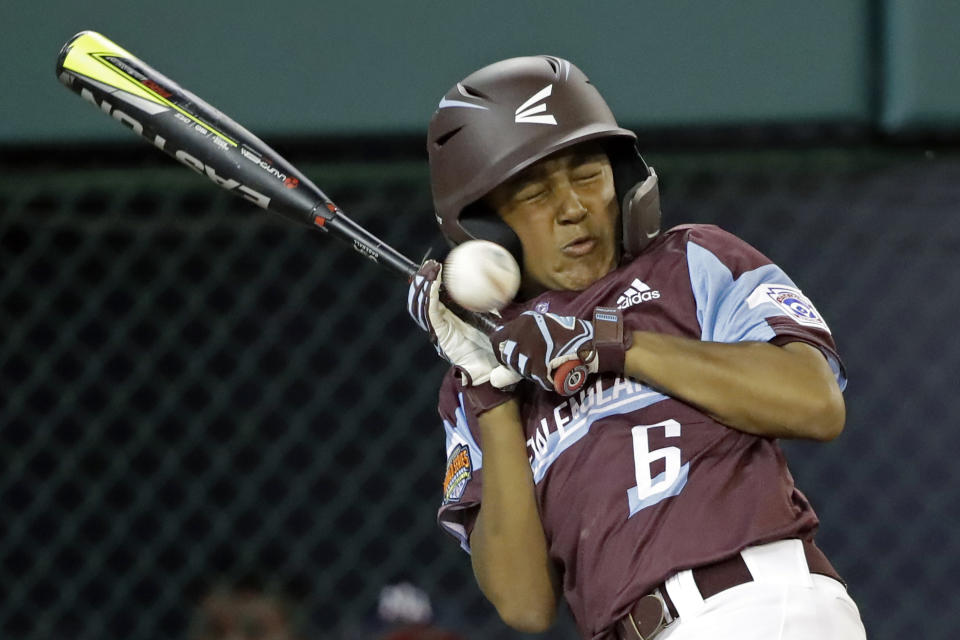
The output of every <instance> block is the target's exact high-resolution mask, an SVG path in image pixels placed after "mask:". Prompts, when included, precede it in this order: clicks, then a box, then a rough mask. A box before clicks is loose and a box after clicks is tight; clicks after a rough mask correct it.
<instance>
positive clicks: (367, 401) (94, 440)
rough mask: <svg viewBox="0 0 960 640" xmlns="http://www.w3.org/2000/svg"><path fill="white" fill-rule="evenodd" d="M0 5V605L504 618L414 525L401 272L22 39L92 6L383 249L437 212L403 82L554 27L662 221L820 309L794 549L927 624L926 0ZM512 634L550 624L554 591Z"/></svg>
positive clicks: (950, 415) (140, 618) (937, 6)
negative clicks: (827, 416) (766, 260)
mask: <svg viewBox="0 0 960 640" xmlns="http://www.w3.org/2000/svg"><path fill="white" fill-rule="evenodd" d="M0 16H2V18H3V22H4V24H5V25H6V26H7V29H6V32H7V36H6V37H5V38H3V39H0V54H2V56H3V60H5V61H7V62H6V63H5V64H4V65H0V79H2V80H3V86H4V87H5V88H6V90H5V91H4V92H2V94H0V115H2V117H0V148H2V158H0V168H2V174H0V213H2V217H0V274H2V278H0V336H2V340H0V595H2V597H0V636H2V637H4V638H23V639H30V640H34V639H37V640H39V639H41V638H42V639H47V638H58V637H70V638H98V639H100V638H105V637H111V638H112V637H115V638H137V639H145V640H146V639H154V638H157V639H159V638H165V639H166V638H178V637H179V638H187V637H191V638H205V637H215V636H212V635H209V634H208V632H210V633H212V632H213V631H215V630H216V629H218V628H219V629H222V626H223V623H222V622H217V620H218V618H217V615H221V614H222V615H227V614H225V613H223V612H224V611H229V610H231V609H230V608H229V606H227V605H223V604H222V603H221V604H217V603H218V602H220V601H219V600H216V598H214V597H213V596H211V594H223V593H234V594H240V595H237V596H236V598H239V600H236V601H235V602H241V603H246V604H241V605H237V606H239V607H240V609H242V610H244V611H247V612H248V613H249V612H250V611H253V610H255V609H256V610H257V611H264V612H266V613H264V614H263V615H264V616H265V617H264V618H263V620H268V619H270V616H271V615H272V616H274V619H275V618H276V617H277V616H286V618H285V619H288V621H289V624H288V626H285V627H284V628H285V629H291V628H295V629H297V630H298V632H299V633H300V634H301V636H302V637H305V638H371V637H378V636H380V635H382V634H385V633H387V632H388V631H390V630H391V629H394V630H395V628H396V626H397V624H398V623H396V622H394V623H391V622H390V620H393V619H395V618H397V616H398V615H399V614H398V612H405V613H404V614H403V615H405V616H406V619H416V620H423V619H427V618H432V619H433V620H434V622H435V624H436V625H437V626H439V627H442V628H445V629H448V630H451V631H454V632H456V633H458V634H459V635H460V636H461V637H464V638H500V637H502V638H517V637H522V636H520V634H513V633H511V632H509V631H508V630H507V629H506V628H504V627H503V625H502V624H500V623H499V622H498V620H497V619H496V616H495V614H494V612H493V610H492V609H491V608H490V607H489V606H488V605H487V604H486V603H485V601H484V600H483V598H482V596H481V595H480V594H479V592H478V590H477V588H476V587H475V585H474V581H473V578H472V574H471V571H470V567H469V561H468V559H467V557H466V556H465V555H463V553H462V552H461V551H460V550H459V549H458V547H457V545H456V544H455V543H453V542H451V541H449V540H447V539H445V538H444V537H443V535H442V534H441V533H440V532H439V530H438V529H437V528H436V526H435V524H434V515H435V507H436V504H437V502H438V500H439V496H440V483H441V479H442V473H443V464H444V452H443V442H442V430H441V429H440V427H439V424H438V421H437V418H436V412H435V407H434V404H435V398H436V388H437V384H438V382H439V379H440V377H441V375H442V373H443V369H444V367H443V365H442V363H441V362H439V361H438V360H437V359H436V356H435V354H434V352H433V350H432V348H430V347H429V345H428V344H427V343H426V342H425V341H424V340H423V339H421V337H420V335H419V334H418V333H417V332H415V331H414V330H413V328H412V324H411V323H410V320H409V319H408V318H407V317H406V315H405V312H404V311H403V306H404V294H405V288H404V286H403V283H400V282H396V281H394V280H393V279H391V277H390V276H388V275H385V274H384V273H381V272H380V271H378V270H377V269H375V268H373V267H371V266H369V265H368V264H367V263H366V262H364V261H363V260H362V259H361V258H359V257H358V256H357V255H355V254H353V253H352V252H350V251H349V250H347V249H345V248H343V247H341V246H339V245H335V244H332V243H330V242H329V241H328V240H327V239H326V238H323V237H320V236H319V234H309V233H305V232H304V231H302V230H301V229H299V228H292V227H291V226H290V225H289V224H288V223H285V222H284V221H282V220H280V219H277V218H273V217H268V216H264V215H262V213H261V212H260V211H259V210H256V209H254V208H253V207H252V206H249V205H248V203H246V202H244V201H241V200H238V199H231V198H230V197H229V196H228V195H227V194H225V193H223V192H220V191H218V190H216V189H215V188H214V187H213V186H212V185H210V184H209V183H208V182H206V181H204V179H202V178H200V177H198V176H195V175H193V174H192V173H191V172H187V171H184V170H183V168H182V167H180V166H179V165H177V164H176V163H175V162H173V161H172V160H169V159H167V158H165V157H164V156H162V155H160V154H158V153H156V151H155V150H153V149H151V148H149V147H148V146H147V145H144V144H143V143H142V142H140V141H138V140H136V139H135V138H134V137H133V136H132V135H131V134H130V133H129V132H127V131H125V130H124V129H123V128H121V127H118V126H117V125H116V124H115V123H113V122H111V121H110V120H109V119H108V118H105V117H103V115H101V114H98V113H96V110H95V109H91V108H90V107H89V106H86V105H84V104H83V103H82V102H81V101H80V100H78V99H77V98H76V97H75V96H71V95H70V94H69V93H68V92H66V91H65V90H64V89H63V88H62V87H61V86H60V85H59V83H58V82H57V81H56V79H55V78H54V74H53V67H54V62H55V59H56V55H57V52H58V50H59V48H60V46H61V45H62V44H63V43H64V42H65V41H66V40H67V39H68V38H69V37H70V36H72V35H73V34H74V33H76V32H78V31H80V30H83V29H94V30H98V31H101V32H102V33H104V34H105V35H107V36H108V37H110V38H112V39H113V40H115V41H116V42H118V43H119V44H120V45H122V46H124V47H126V48H127V49H129V50H130V51H131V52H133V53H134V54H136V55H139V56H140V57H141V58H143V59H144V60H145V61H147V62H148V63H149V64H151V65H152V66H154V67H156V68H157V69H159V70H160V71H161V72H163V73H165V74H166V75H168V76H170V77H171V78H174V79H176V80H178V81H179V82H181V83H182V84H183V85H184V86H186V87H187V88H188V89H191V90H193V91H194V92H195V93H197V94H199V95H201V96H202V97H204V98H205V99H207V100H208V101H210V102H211V103H212V104H214V105H216V106H218V107H219V108H221V109H222V110H224V111H225V112H226V113H228V114H229V115H231V116H232V117H234V118H235V119H237V120H238V121H240V122H241V123H243V124H245V125H246V126H247V127H248V128H250V129H252V130H253V131H254V132H256V133H257V134H259V135H260V136H261V137H263V138H265V139H266V140H267V141H268V142H269V143H271V144H273V145H274V146H275V147H276V148H277V149H278V150H279V151H280V152H281V153H283V154H285V155H287V156H288V157H289V158H290V159H292V160H294V161H295V162H296V163H297V164H298V165H300V166H301V168H302V169H304V170H305V172H306V173H307V174H308V175H309V176H311V177H312V178H313V179H314V180H315V181H316V182H317V183H318V184H320V185H321V187H322V188H324V189H325V190H326V191H327V192H328V194H329V195H330V196H331V197H332V198H333V199H334V200H336V201H337V203H338V204H340V206H341V207H342V208H343V209H344V210H345V211H347V212H348V214H350V215H351V216H352V217H354V218H355V219H356V220H357V221H358V222H360V223H362V224H364V225H367V226H368V227H369V228H371V229H372V230H374V231H375V232H376V233H378V234H379V235H381V236H382V237H384V238H386V239H387V240H389V241H390V242H392V243H393V244H395V245H396V246H397V247H398V248H400V249H401V250H402V251H404V252H405V253H407V254H408V255H409V256H411V257H413V258H415V259H416V258H419V257H420V256H421V255H423V253H424V251H425V250H426V249H427V247H429V246H431V245H434V246H435V245H437V244H438V243H437V236H436V233H435V230H434V224H433V220H432V215H431V214H432V206H431V203H430V195H429V187H428V182H427V180H428V178H427V172H426V164H425V163H426V160H425V153H424V151H423V132H424V130H425V128H426V123H427V120H428V119H429V117H430V114H431V112H432V111H433V109H434V107H435V105H436V103H437V101H438V99H439V97H440V96H441V95H442V94H443V93H444V92H445V91H446V90H447V89H448V88H449V87H450V86H451V85H452V84H453V83H454V82H456V81H457V80H459V79H460V78H462V77H463V76H464V75H466V74H467V73H469V72H470V71H473V70H474V69H476V68H478V67H480V66H482V65H484V64H487V63H489V62H492V61H495V60H498V59H501V58H505V57H510V56H514V55H523V54H531V53H553V54H556V55H560V56H563V57H567V58H569V59H571V60H573V61H574V62H575V63H577V64H578V65H579V66H580V67H581V68H582V69H583V70H584V71H585V72H586V73H587V75H588V76H590V78H591V80H592V81H593V82H594V84H596V85H597V86H598V88H599V89H600V90H601V92H602V93H603V94H604V95H605V96H606V97H607V99H608V101H609V103H610V104H611V107H612V108H613V110H614V112H615V113H616V114H617V116H618V118H619V119H620V121H621V123H622V124H624V125H626V126H629V127H631V128H634V129H635V130H636V131H637V132H638V134H639V136H640V140H641V146H642V148H643V150H644V154H645V157H646V158H647V160H648V161H649V162H650V163H651V164H653V165H655V166H656V167H657V169H658V173H659V174H660V175H661V179H662V184H663V198H664V209H665V215H666V218H667V221H668V223H669V224H677V223H682V222H712V223H716V224H720V225H721V226H723V227H724V228H726V229H728V230H730V231H732V232H734V233H737V234H739V235H741V236H742V237H744V238H745V239H746V240H748V241H749V242H751V243H753V244H754V245H755V246H757V247H758V248H760V249H761V250H762V251H764V252H765V253H766V254H767V255H769V256H770V257H771V258H772V259H773V260H774V261H775V262H777V263H779V264H780V265H781V266H782V267H784V268H785V269H786V271H787V272H788V273H790V274H791V275H792V276H793V278H794V279H795V280H796V281H797V282H798V284H799V285H800V286H801V287H802V288H803V289H804V290H805V291H806V293H807V294H808V295H810V297H811V298H812V299H813V300H815V301H816V303H817V306H818V307H819V309H820V310H821V311H822V312H823V313H824V315H825V316H826V318H827V319H828V321H829V322H830V324H831V327H832V329H833V332H834V335H835V337H836V339H837V342H838V344H839V347H840V349H841V353H842V355H843V356H844V358H845V360H846V364H847V367H848V372H849V374H850V380H851V382H850V385H849V387H848V390H847V393H846V398H847V404H848V421H847V429H846V431H845V433H844V434H843V436H842V437H841V438H840V439H839V440H837V441H836V442H833V443H830V444H826V445H822V444H816V445H815V444H807V443H786V444H785V448H786V450H787V453H788V457H789V458H790V461H791V466H792V469H793V471H794V475H795V477H796V479H797V483H798V484H799V486H800V487H801V488H803V489H804V490H805V491H806V492H807V494H808V495H809V497H810V498H811V499H812V501H813V503H814V506H815V507H816V508H817V510H818V511H819V513H820V515H821V519H822V521H823V524H822V528H821V534H820V536H819V540H820V542H821V546H822V547H823V548H824V549H825V550H826V552H827V553H828V555H829V556H830V557H831V559H832V560H833V561H834V563H835V564H836V565H837V567H838V569H839V570H840V572H841V573H842V574H843V575H844V576H845V577H846V579H847V580H848V582H849V586H850V591H851V592H852V594H853V596H854V598H855V599H856V600H857V602H858V603H859V604H860V607H861V610H862V613H863V616H864V619H865V622H866V624H867V628H868V633H869V635H870V637H871V638H875V639H880V640H886V639H890V640H892V639H893V638H899V637H904V636H922V637H925V638H947V637H952V633H953V632H954V629H955V626H956V625H955V623H956V621H957V614H956V613H955V612H956V611H958V610H960V587H958V585H957V580H956V576H957V575H960V542H958V541H957V539H956V535H955V532H956V530H957V527H958V525H960V507H958V504H960V481H958V474H957V472H956V470H955V469H956V462H955V456H956V454H957V453H958V452H960V435H958V428H957V426H956V416H957V415H958V414H960V393H958V386H957V376H958V373H960V344H958V343H957V340H956V338H955V331H954V330H953V313H954V309H955V307H956V302H955V300H956V299H957V296H958V295H960V275H958V273H960V270H958V266H960V224H958V223H957V221H956V216H957V212H958V208H960V163H958V153H957V152H958V150H960V135H958V134H960V54H958V46H957V42H960V5H958V4H957V3H955V2H948V1H947V0H939V1H937V0H913V1H903V2H900V1H896V0H888V1H881V0H840V1H833V2H828V1H826V0H821V1H814V2H805V3H797V2H791V1H787V0H772V1H770V2H765V3H756V2H746V1H735V2H726V3H713V2H706V1H705V0H704V1H694V0H681V1H677V2H670V3H664V2H658V3H653V2H639V1H633V2H607V3H593V2H590V3H588V2H550V3H548V2H538V1H531V2H524V3H516V2H507V1H505V0H490V1H488V2H485V3H482V4H473V5H467V4H465V3H441V2H434V1H424V2H419V3H391V2H385V1H378V2H355V3H324V2H319V3H318V2H307V1H306V0H290V1H288V2H285V3H283V4H282V5H278V4H276V3H274V4H264V3H253V2H250V1H249V0H243V1H236V2H230V3H227V2H207V3H188V2H184V1H180V0H177V1H171V2H166V3H162V4H160V5H155V6H151V5H147V4H139V3H129V2H119V1H107V0H103V1H91V2H86V3H76V2H61V1H53V2H43V3H32V4H27V3H14V2H8V3H5V4H4V5H3V6H2V7H0ZM405 584H406V585H407V586H402V587H398V586H397V585H405ZM258 593H262V594H266V596H264V597H266V598H268V600H267V601H266V604H264V603H263V602H261V601H259V600H258V601H257V604H256V605H254V604H252V602H253V600H250V598H251V597H252V596H251V595H250V594H258ZM218 597H219V596H218ZM211 598H213V599H212V600H211ZM244 598H247V599H246V600H244ZM270 598H272V600H270ZM385 602H386V603H387V604H384V603H385ZM270 603H278V604H276V608H275V609H271V608H270V607H272V606H274V605H273V604H270ZM218 607H219V608H218ZM214 610H215V611H219V612H220V613H219V614H214V613H211V611H214ZM400 617H403V616H400ZM250 624H254V623H253V622H251V623H250ZM256 624H262V625H267V626H268V625H269V623H268V622H263V621H261V622H260V623H256ZM285 624H286V623H285ZM218 625H219V626H218ZM267 626H261V627H256V626H254V627H249V625H248V627H249V628H267ZM204 634H207V635H204ZM547 637H551V638H573V637H575V633H574V631H573V627H572V625H571V624H570V622H569V620H567V619H566V618H564V619H561V622H560V623H559V625H558V626H557V627H556V629H555V630H553V631H552V632H550V633H549V634H547Z"/></svg>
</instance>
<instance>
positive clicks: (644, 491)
mask: <svg viewBox="0 0 960 640" xmlns="http://www.w3.org/2000/svg"><path fill="white" fill-rule="evenodd" d="M652 429H663V432H664V433H663V435H664V436H665V437H667V438H679V437H680V423H679V422H677V421H676V420H673V419H670V420H664V421H663V422H658V423H657V424H650V425H637V426H636V427H634V428H633V429H631V430H630V431H631V433H632V434H633V464H634V467H635V471H636V479H637V484H636V486H634V487H630V489H629V490H628V491H627V501H628V502H629V505H630V515H631V516H632V515H634V514H635V513H637V512H638V511H640V510H641V509H646V508H647V507H651V506H653V505H655V504H657V503H658V502H660V501H661V500H665V499H666V498H670V497H673V496H675V495H678V494H679V493H680V492H681V491H683V487H684V486H686V484H687V472H688V471H689V469H690V463H689V462H687V463H685V464H680V448H679V447H663V448H662V449H654V450H653V451H651V450H650V439H649V436H648V434H649V433H650V431H651V430H652ZM658 460H663V461H664V464H665V466H666V468H665V469H664V471H662V472H661V473H659V474H657V476H656V477H651V471H650V467H651V465H653V463H654V462H656V461H658ZM628 517H629V516H628Z"/></svg>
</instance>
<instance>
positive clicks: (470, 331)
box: [407, 260, 521, 414]
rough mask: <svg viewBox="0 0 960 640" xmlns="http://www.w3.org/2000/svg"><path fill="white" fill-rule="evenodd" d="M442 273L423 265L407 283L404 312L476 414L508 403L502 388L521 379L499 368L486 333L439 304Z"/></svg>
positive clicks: (436, 266) (433, 266)
mask: <svg viewBox="0 0 960 640" xmlns="http://www.w3.org/2000/svg"><path fill="white" fill-rule="evenodd" d="M442 270H443V267H442V266H441V265H440V263H438V262H437V261H436V260H427V261H426V262H424V263H423V265H422V266H421V267H420V270H419V271H417V274H416V275H415V276H414V277H413V280H412V281H411V282H410V288H409V290H408V292H407V311H408V312H409V313H410V317H412V318H413V321H414V322H416V323H417V326H419V327H420V328H421V329H423V330H424V331H426V332H427V334H428V335H429V336H430V342H431V343H433V345H434V347H435V348H436V350H437V353H438V354H440V357H442V358H443V359H444V360H446V361H447V362H449V363H450V364H452V365H453V366H454V367H456V369H457V371H458V372H459V373H460V381H461V384H462V385H463V387H464V388H465V395H467V396H468V399H469V400H470V402H471V404H472V405H473V407H474V409H475V410H477V413H478V414H479V413H482V412H483V411H486V410H488V409H492V408H493V407H495V406H497V405H499V404H502V403H504V402H506V401H507V400H509V399H510V398H511V397H512V395H511V394H510V393H508V392H507V391H504V389H509V388H511V387H512V386H513V385H515V384H516V383H517V382H518V381H519V380H521V377H520V376H519V375H517V374H516V373H515V372H513V371H510V370H509V369H508V368H506V367H503V366H501V365H500V363H499V362H498V361H497V358H496V355H495V354H494V352H493V347H492V345H491V344H490V338H488V337H487V335H486V334H485V333H483V332H482V331H480V330H479V329H477V328H476V327H473V326H471V325H470V324H467V323H466V322H465V321H463V320H462V319H460V318H459V317H457V315H456V314H454V313H453V312H452V311H450V309H448V308H447V306H446V305H444V304H443V303H442V302H441V301H440V283H441V281H442V280H441V272H442Z"/></svg>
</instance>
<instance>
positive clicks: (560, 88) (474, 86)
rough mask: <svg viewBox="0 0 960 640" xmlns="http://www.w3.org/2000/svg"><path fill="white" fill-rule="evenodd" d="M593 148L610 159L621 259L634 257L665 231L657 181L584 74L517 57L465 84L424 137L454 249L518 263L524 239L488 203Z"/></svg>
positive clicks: (551, 60) (444, 103) (440, 214)
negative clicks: (496, 249)
mask: <svg viewBox="0 0 960 640" xmlns="http://www.w3.org/2000/svg"><path fill="white" fill-rule="evenodd" d="M587 141H596V142H598V143H600V144H601V145H602V146H603V148H604V151H606V153H607V155H608V156H609V158H610V162H611V165H612V167H613V177H614V184H615V187H616V190H617V198H618V201H619V202H620V205H621V206H620V211H621V222H622V225H621V226H622V243H623V249H624V253H625V254H629V255H636V254H638V253H639V252H640V251H642V250H643V248H644V247H645V246H646V245H647V244H648V243H649V242H650V241H651V240H652V239H653V238H654V237H656V236H657V234H658V233H659V232H660V196H659V191H658V189H657V175H656V173H655V172H654V171H653V169H652V168H650V167H648V166H647V165H646V163H645V162H644V161H643V158H641V157H640V153H639V151H638V150H637V146H636V141H637V136H636V135H635V134H634V133H633V132H632V131H628V130H627V129H622V128H620V126H619V125H617V122H616V120H615V119H614V117H613V113H611V111H610V108H609V107H608V106H607V103H606V102H605V101H604V100H603V97H601V95H600V93H599V92H598V91H597V90H596V88H595V87H594V86H593V85H592V84H590V81H589V80H588V79H587V76H586V75H584V73H583V72H582V71H580V69H578V68H577V67H576V66H574V65H573V64H571V63H570V62H568V61H567V60H563V59H561V58H555V57H552V56H532V57H524V58H511V59H509V60H502V61H500V62H496V63H494V64H491V65H489V66H486V67H484V68H482V69H480V70H479V71H476V72H474V73H472V74H470V75H469V76H467V77H466V78H464V79H463V80H462V81H461V82H458V83H457V84H456V86H454V87H453V88H452V89H451V90H450V91H448V92H447V94H446V95H445V96H444V97H443V99H442V100H440V104H439V105H438V106H437V111H436V112H435V113H434V114H433V117H432V118H431V119H430V126H429V128H428V131H427V153H428V155H429V159H430V184H431V188H432V191H433V201H434V205H435V207H436V213H437V220H438V222H439V223H440V230H441V232H442V233H443V235H444V236H445V237H446V239H447V241H448V242H450V243H451V244H452V245H457V244H460V243H461V242H464V241H466V240H470V239H472V238H482V239H485V240H492V241H494V242H497V243H499V244H502V245H503V246H505V247H507V248H508V249H510V251H512V252H513V253H514V255H516V256H517V259H518V260H520V258H521V251H520V242H519V239H518V238H517V237H516V235H515V234H514V233H513V231H512V230H511V229H510V228H509V227H508V226H507V225H506V224H505V223H504V222H502V221H501V220H500V218H499V217H498V216H497V215H496V213H495V212H493V211H492V210H490V208H489V207H487V206H485V205H484V204H483V203H482V202H481V198H483V196H485V195H486V194H488V193H489V192H490V191H491V190H492V189H493V188H494V187H496V186H497V185H499V184H501V183H503V182H505V181H506V180H508V179H509V178H511V177H512V176H514V175H516V174H517V173H519V172H520V171H522V170H523V169H525V168H526V167H528V166H530V165H531V164H533V163H534V162H537V161H538V160H540V159H542V158H545V157H546V156H548V155H550V154H552V153H554V152H556V151H559V150H561V149H564V148H566V147H570V146H572V145H575V144H579V143H581V142H587Z"/></svg>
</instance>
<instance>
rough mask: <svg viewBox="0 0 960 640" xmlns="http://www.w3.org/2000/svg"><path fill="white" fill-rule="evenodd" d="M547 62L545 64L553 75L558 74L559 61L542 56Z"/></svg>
mask: <svg viewBox="0 0 960 640" xmlns="http://www.w3.org/2000/svg"><path fill="white" fill-rule="evenodd" d="M544 57H545V58H546V60H547V64H549V65H550V67H551V68H552V69H553V73H554V74H559V73H560V61H559V60H557V59H556V58H554V57H551V56H544Z"/></svg>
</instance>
